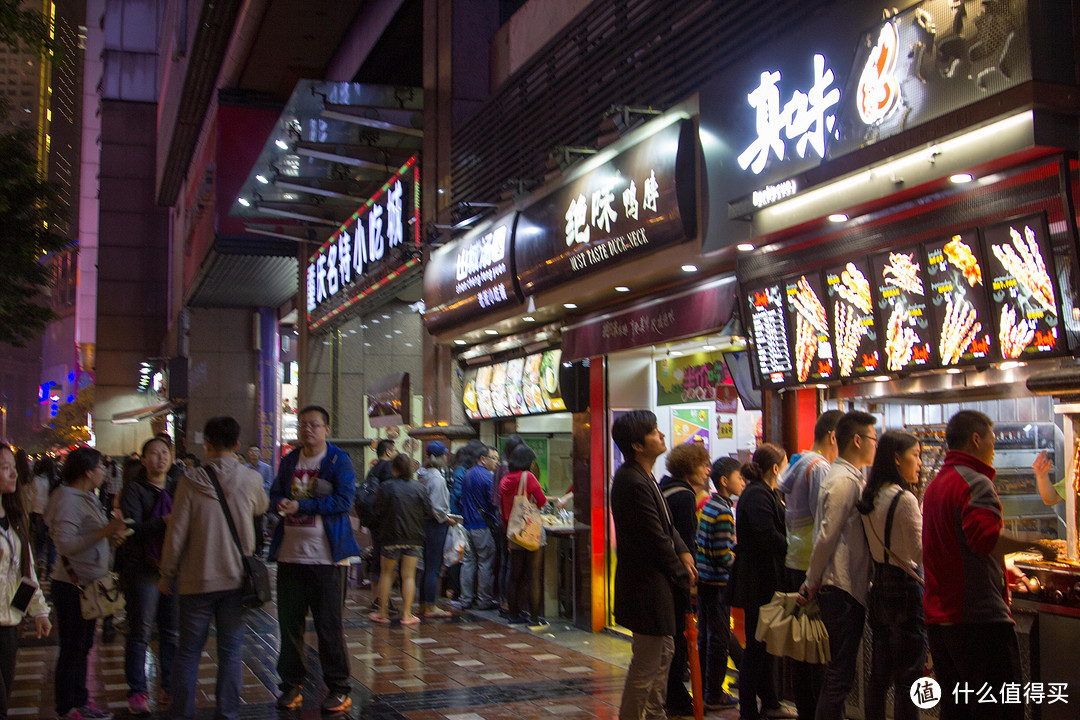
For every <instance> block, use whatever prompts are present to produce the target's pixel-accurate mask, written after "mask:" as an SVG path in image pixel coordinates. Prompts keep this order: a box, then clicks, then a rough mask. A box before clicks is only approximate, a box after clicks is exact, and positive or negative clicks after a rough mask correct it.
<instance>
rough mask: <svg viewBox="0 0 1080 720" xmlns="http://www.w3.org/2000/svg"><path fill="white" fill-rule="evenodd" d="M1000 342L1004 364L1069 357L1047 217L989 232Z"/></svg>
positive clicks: (1002, 225) (993, 300) (993, 227)
mask: <svg viewBox="0 0 1080 720" xmlns="http://www.w3.org/2000/svg"><path fill="white" fill-rule="evenodd" d="M983 239H984V241H985V244H986V250H987V252H986V263H987V270H988V272H989V278H988V283H989V289H990V307H991V313H992V315H993V320H994V322H995V329H996V332H995V337H996V338H997V341H998V349H999V351H1000V353H1001V357H1002V358H1003V359H1004V360H1018V359H1021V358H1030V357H1050V356H1054V355H1061V354H1064V352H1065V350H1066V347H1065V346H1066V344H1067V343H1066V342H1065V338H1064V337H1061V335H1062V332H1061V328H1060V327H1059V326H1060V324H1061V315H1060V303H1059V301H1058V297H1057V293H1056V292H1055V290H1054V281H1053V278H1054V277H1055V274H1054V254H1053V251H1052V249H1051V244H1050V229H1049V227H1048V226H1047V223H1046V215H1045V214H1043V213H1039V214H1037V215H1027V216H1024V217H1020V218H1016V219H1014V220H1010V221H1008V222H1003V223H998V224H997V225H991V226H989V227H986V228H984V229H983Z"/></svg>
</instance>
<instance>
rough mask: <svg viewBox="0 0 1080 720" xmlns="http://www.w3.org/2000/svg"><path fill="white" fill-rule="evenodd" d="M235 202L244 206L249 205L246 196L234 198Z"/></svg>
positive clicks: (249, 202)
mask: <svg viewBox="0 0 1080 720" xmlns="http://www.w3.org/2000/svg"><path fill="white" fill-rule="evenodd" d="M236 202H238V203H240V204H241V205H243V206H244V207H251V201H250V200H248V199H247V198H236Z"/></svg>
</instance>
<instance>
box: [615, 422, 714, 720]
mask: <svg viewBox="0 0 1080 720" xmlns="http://www.w3.org/2000/svg"><path fill="white" fill-rule="evenodd" d="M611 438H612V440H614V442H615V444H616V445H617V446H618V448H619V450H620V451H621V452H622V454H623V456H624V457H625V458H626V461H625V462H624V463H623V465H622V466H621V467H620V468H619V469H618V470H617V471H616V472H615V476H614V477H613V478H612V483H611V515H612V519H613V520H614V521H615V538H616V543H617V553H618V555H617V557H618V565H617V567H616V570H615V621H616V622H618V623H619V624H620V625H622V626H624V627H626V628H627V629H629V630H630V631H631V632H633V634H634V637H633V658H632V659H631V661H630V668H629V670H628V672H627V674H626V685H625V686H624V688H623V696H622V705H621V706H620V707H619V719H620V720H665V718H666V715H665V713H664V702H665V699H666V695H667V674H668V668H669V667H670V665H671V657H672V654H673V653H674V649H675V643H674V639H673V636H674V634H675V594H676V593H677V592H680V593H685V592H688V591H689V589H690V587H691V586H692V585H693V584H694V582H696V580H697V568H696V567H695V565H694V556H693V554H691V553H690V551H689V550H688V549H687V547H686V544H685V543H684V542H683V540H682V538H681V537H679V534H678V533H677V532H676V530H675V526H674V525H673V524H672V522H671V516H670V514H669V513H668V509H667V505H666V504H665V503H664V498H663V497H662V496H661V495H660V489H659V488H658V487H657V486H656V479H655V478H654V477H653V474H652V469H653V465H654V464H655V462H656V458H657V457H659V456H660V455H661V454H663V453H664V452H665V451H666V450H667V445H666V444H665V443H664V434H663V433H661V432H660V430H659V429H658V428H657V427H656V416H655V415H654V414H653V413H651V412H649V411H648V410H634V411H631V412H629V413H627V414H626V415H623V416H621V417H620V418H619V419H617V420H616V421H615V423H614V424H613V425H612V427H611Z"/></svg>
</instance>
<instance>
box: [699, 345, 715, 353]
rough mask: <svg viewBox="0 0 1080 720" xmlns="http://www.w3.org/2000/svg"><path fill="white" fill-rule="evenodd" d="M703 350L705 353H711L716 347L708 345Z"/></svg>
mask: <svg viewBox="0 0 1080 720" xmlns="http://www.w3.org/2000/svg"><path fill="white" fill-rule="evenodd" d="M701 349H702V350H704V351H705V352H711V351H713V350H715V349H716V346H715V345H706V346H705V347H703V348H701Z"/></svg>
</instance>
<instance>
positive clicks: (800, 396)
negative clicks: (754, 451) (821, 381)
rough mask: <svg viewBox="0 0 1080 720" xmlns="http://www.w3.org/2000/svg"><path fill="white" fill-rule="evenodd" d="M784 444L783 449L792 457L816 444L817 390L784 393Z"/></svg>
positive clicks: (805, 389)
mask: <svg viewBox="0 0 1080 720" xmlns="http://www.w3.org/2000/svg"><path fill="white" fill-rule="evenodd" d="M781 397H782V398H783V428H784V430H783V436H782V437H783V442H782V443H781V447H783V448H784V451H785V452H786V453H787V454H788V457H791V456H792V455H794V454H795V453H797V452H801V451H803V450H805V449H807V448H809V447H810V446H811V445H813V444H814V424H815V423H816V422H817V416H818V397H817V390H814V389H813V388H804V389H801V390H796V391H794V392H792V391H788V392H786V393H784V394H783V395H782V396H781Z"/></svg>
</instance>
